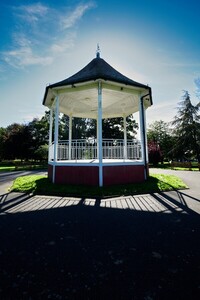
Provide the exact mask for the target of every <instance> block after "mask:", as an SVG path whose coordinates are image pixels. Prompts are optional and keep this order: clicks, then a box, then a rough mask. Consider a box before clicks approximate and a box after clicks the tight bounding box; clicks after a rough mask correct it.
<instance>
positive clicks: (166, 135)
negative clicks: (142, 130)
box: [147, 120, 174, 160]
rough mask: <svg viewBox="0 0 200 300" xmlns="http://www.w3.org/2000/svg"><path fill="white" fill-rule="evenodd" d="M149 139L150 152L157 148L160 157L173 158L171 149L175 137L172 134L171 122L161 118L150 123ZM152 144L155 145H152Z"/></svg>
mask: <svg viewBox="0 0 200 300" xmlns="http://www.w3.org/2000/svg"><path fill="white" fill-rule="evenodd" d="M147 139H148V147H149V152H150V151H152V149H154V150H155V149H156V148H157V149H159V152H160V159H161V158H162V159H163V160H164V159H171V152H170V151H171V149H172V147H173V143H174V139H173V137H172V135H171V129H170V127H169V123H166V122H164V121H162V120H160V121H155V122H153V123H152V124H150V125H149V128H148V129H147ZM152 145H154V146H153V147H152ZM157 157H159V155H158V156H157ZM149 158H150V157H149Z"/></svg>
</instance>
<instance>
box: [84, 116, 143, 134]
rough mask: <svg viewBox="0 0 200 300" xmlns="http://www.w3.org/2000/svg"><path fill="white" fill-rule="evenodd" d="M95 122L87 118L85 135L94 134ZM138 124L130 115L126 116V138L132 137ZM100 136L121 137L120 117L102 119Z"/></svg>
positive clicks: (122, 131) (121, 125)
mask: <svg viewBox="0 0 200 300" xmlns="http://www.w3.org/2000/svg"><path fill="white" fill-rule="evenodd" d="M96 126H97V122H96V120H93V119H87V137H95V136H96ZM136 129H138V124H137V123H136V121H135V120H134V119H133V116H132V115H130V116H128V117H126V130H127V138H128V139H131V138H134V136H135V135H136V133H137V132H136ZM102 136H103V138H104V139H123V138H124V123H123V119H122V118H109V119H103V120H102Z"/></svg>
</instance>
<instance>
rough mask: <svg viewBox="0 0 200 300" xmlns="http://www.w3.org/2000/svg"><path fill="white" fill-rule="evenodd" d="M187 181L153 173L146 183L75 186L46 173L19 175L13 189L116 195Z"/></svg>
mask: <svg viewBox="0 0 200 300" xmlns="http://www.w3.org/2000/svg"><path fill="white" fill-rule="evenodd" d="M185 188H187V186H186V185H185V183H184V182H183V181H182V180H181V179H180V178H178V177H177V176H174V175H163V174H151V176H149V178H148V180H147V181H146V182H144V183H134V184H126V185H114V186H108V187H91V186H90V187H89V186H74V185H64V184H62V185H61V184H53V183H51V182H50V181H49V180H48V178H47V176H45V175H29V176H22V177H18V178H17V179H16V180H15V181H14V183H13V185H12V187H11V191H16V192H25V193H34V194H40V195H55V196H56V195H59V196H74V197H76V196H77V197H101V198H102V197H114V196H125V195H134V194H142V193H144V194H146V193H151V192H160V191H170V190H178V189H185Z"/></svg>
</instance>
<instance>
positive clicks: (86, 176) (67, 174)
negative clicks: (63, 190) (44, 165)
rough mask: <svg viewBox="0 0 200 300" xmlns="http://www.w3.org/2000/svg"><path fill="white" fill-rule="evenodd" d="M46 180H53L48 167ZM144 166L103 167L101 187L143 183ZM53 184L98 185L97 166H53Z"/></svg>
mask: <svg viewBox="0 0 200 300" xmlns="http://www.w3.org/2000/svg"><path fill="white" fill-rule="evenodd" d="M48 178H49V179H50V180H51V181H52V180H53V166H52V165H49V166H48ZM144 180H145V177H144V166H143V165H139V166H138V165H137V166H130V165H129V166H104V167H103V185H104V186H108V185H117V184H127V183H136V182H143V181H144ZM55 183H60V184H73V185H91V186H98V185H99V167H98V166H91V167H90V166H55Z"/></svg>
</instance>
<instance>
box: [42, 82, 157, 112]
mask: <svg viewBox="0 0 200 300" xmlns="http://www.w3.org/2000/svg"><path fill="white" fill-rule="evenodd" d="M98 81H101V82H103V83H105V84H104V86H103V88H108V89H109V88H111V89H113V88H114V87H116V90H117V87H118V89H119V91H120V90H123V91H124V92H128V93H130V92H131V91H133V90H134V91H139V92H141V93H142V94H147V96H146V97H145V99H147V98H148V100H149V101H150V105H149V106H151V105H152V104H153V101H152V92H151V88H150V87H149V86H147V85H143V84H138V85H128V84H125V83H123V82H116V81H115V82H113V81H110V80H107V79H106V80H105V79H102V78H98V79H97V80H92V81H87V82H86V81H84V82H79V83H76V84H68V85H56V84H55V85H49V86H47V87H46V89H45V94H44V98H43V105H45V106H47V107H51V105H52V103H53V101H54V99H55V97H56V94H61V93H67V92H69V91H70V90H74V92H75V91H77V90H78V89H83V90H85V89H90V88H91V87H94V85H95V84H97V82H98Z"/></svg>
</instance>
